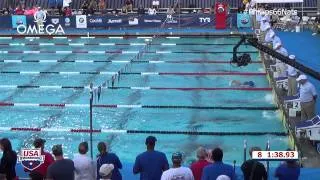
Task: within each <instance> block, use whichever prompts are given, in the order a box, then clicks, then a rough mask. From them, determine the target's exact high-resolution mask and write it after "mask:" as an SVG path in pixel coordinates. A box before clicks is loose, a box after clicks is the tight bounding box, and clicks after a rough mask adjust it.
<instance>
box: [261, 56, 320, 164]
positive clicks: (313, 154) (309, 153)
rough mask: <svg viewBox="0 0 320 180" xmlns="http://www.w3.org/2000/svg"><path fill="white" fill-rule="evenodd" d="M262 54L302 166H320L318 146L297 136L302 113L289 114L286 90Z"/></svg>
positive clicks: (269, 61)
mask: <svg viewBox="0 0 320 180" xmlns="http://www.w3.org/2000/svg"><path fill="white" fill-rule="evenodd" d="M260 54H261V59H262V61H263V62H264V65H265V68H266V71H267V74H268V79H269V82H270V85H271V86H272V87H273V89H274V91H273V93H274V96H275V98H276V99H275V101H276V102H277V104H278V106H279V109H280V111H281V114H282V118H281V121H282V123H283V125H284V126H285V127H286V128H287V129H288V131H289V134H290V135H289V136H290V137H289V139H290V141H291V142H292V144H293V146H295V148H297V149H298V150H299V156H300V161H301V164H302V166H303V167H307V168H311V167H313V168H315V167H320V154H319V153H318V152H317V151H316V148H315V147H314V146H313V145H312V143H311V142H310V141H309V140H307V139H304V138H297V137H296V136H295V126H296V124H297V123H299V122H300V115H299V114H297V116H296V117H290V116H289V111H288V109H286V107H285V105H284V97H286V92H285V91H284V90H282V89H279V88H277V87H276V82H275V79H274V78H273V72H272V71H271V68H270V65H272V64H271V60H270V59H269V58H267V59H265V55H264V53H260Z"/></svg>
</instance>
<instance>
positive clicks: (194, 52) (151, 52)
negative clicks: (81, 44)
mask: <svg viewBox="0 0 320 180" xmlns="http://www.w3.org/2000/svg"><path fill="white" fill-rule="evenodd" d="M137 53H139V51H86V50H72V51H48V50H45V51H18V50H10V51H0V54H137ZM144 53H146V54H182V53H183V54H189V53H192V54H222V53H228V54H230V53H233V52H232V51H147V52H144ZM238 53H239V54H242V53H258V51H243V52H240V51H239V52H238Z"/></svg>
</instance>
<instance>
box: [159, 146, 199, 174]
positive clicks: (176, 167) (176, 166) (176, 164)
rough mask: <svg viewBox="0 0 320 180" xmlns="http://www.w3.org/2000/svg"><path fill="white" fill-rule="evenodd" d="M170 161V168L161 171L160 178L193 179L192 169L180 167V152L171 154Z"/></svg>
mask: <svg viewBox="0 0 320 180" xmlns="http://www.w3.org/2000/svg"><path fill="white" fill-rule="evenodd" d="M172 163H173V166H172V168H170V169H168V170H166V171H164V172H163V173H162V176H161V180H194V177H193V174H192V171H191V170H190V169H189V168H187V167H181V163H182V154H181V153H179V152H176V153H173V154H172Z"/></svg>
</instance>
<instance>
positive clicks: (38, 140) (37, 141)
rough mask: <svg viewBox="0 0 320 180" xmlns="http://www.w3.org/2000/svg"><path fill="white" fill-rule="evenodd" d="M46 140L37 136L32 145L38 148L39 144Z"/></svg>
mask: <svg viewBox="0 0 320 180" xmlns="http://www.w3.org/2000/svg"><path fill="white" fill-rule="evenodd" d="M45 142H46V140H44V139H41V138H37V139H35V140H34V141H33V146H34V147H35V148H39V147H40V146H42V145H44V143H45Z"/></svg>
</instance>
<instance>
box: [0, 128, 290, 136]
mask: <svg viewBox="0 0 320 180" xmlns="http://www.w3.org/2000/svg"><path fill="white" fill-rule="evenodd" d="M0 131H2V132H8V131H18V132H71V133H90V132H92V133H102V134H176V135H207V136H264V135H274V136H287V135H288V133H286V132H276V131H265V132H209V131H167V130H166V131H161V130H157V131H155V130H125V129H93V130H90V129H75V128H65V127H59V128H33V127H0Z"/></svg>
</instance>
